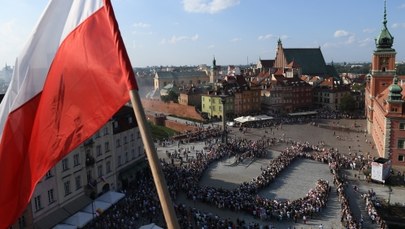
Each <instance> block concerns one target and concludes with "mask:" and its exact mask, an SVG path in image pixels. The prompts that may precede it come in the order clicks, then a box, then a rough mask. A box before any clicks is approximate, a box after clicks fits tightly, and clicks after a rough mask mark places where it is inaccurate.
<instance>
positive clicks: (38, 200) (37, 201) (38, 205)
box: [34, 195, 42, 211]
mask: <svg viewBox="0 0 405 229" xmlns="http://www.w3.org/2000/svg"><path fill="white" fill-rule="evenodd" d="M34 204H35V211H39V210H41V209H42V205H41V195H38V196H36V197H35V198H34Z"/></svg>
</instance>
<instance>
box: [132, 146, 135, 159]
mask: <svg viewBox="0 0 405 229" xmlns="http://www.w3.org/2000/svg"><path fill="white" fill-rule="evenodd" d="M131 154H132V160H133V159H135V149H132V150H131Z"/></svg>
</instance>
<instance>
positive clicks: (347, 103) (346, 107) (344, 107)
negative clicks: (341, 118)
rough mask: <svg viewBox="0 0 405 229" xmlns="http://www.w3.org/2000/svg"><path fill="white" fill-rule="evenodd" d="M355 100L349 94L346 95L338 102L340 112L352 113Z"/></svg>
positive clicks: (354, 107)
mask: <svg viewBox="0 0 405 229" xmlns="http://www.w3.org/2000/svg"><path fill="white" fill-rule="evenodd" d="M355 103H356V100H355V99H354V98H353V96H352V95H351V94H346V95H344V96H343V97H342V99H341V100H340V110H341V111H343V112H352V111H354V110H355V109H356V104H355Z"/></svg>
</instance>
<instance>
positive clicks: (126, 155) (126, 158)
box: [125, 152, 129, 163]
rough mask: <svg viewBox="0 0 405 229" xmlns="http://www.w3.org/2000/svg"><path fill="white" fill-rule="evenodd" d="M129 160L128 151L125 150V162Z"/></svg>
mask: <svg viewBox="0 0 405 229" xmlns="http://www.w3.org/2000/svg"><path fill="white" fill-rule="evenodd" d="M128 160H129V158H128V152H125V163H127V162H128Z"/></svg>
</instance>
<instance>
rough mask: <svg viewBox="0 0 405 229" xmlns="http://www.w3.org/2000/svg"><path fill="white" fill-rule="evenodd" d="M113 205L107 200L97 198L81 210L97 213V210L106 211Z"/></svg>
mask: <svg viewBox="0 0 405 229" xmlns="http://www.w3.org/2000/svg"><path fill="white" fill-rule="evenodd" d="M111 205H112V204H111V203H107V202H104V201H100V200H95V201H93V202H92V203H90V204H89V205H87V206H86V207H84V208H83V209H82V210H81V211H82V212H87V213H95V212H97V210H102V211H105V210H107V209H108V208H109V207H111Z"/></svg>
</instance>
